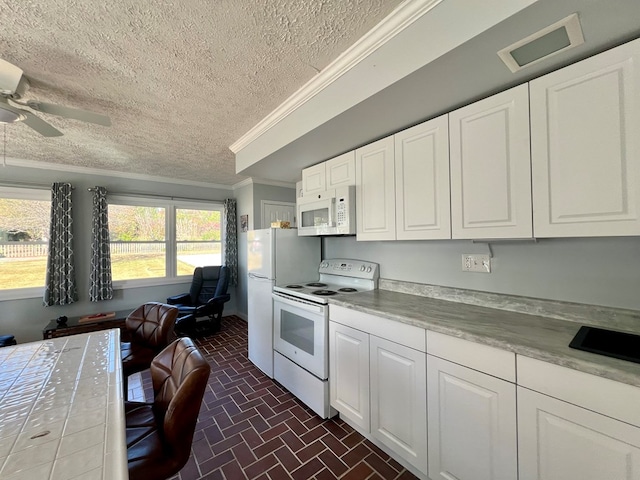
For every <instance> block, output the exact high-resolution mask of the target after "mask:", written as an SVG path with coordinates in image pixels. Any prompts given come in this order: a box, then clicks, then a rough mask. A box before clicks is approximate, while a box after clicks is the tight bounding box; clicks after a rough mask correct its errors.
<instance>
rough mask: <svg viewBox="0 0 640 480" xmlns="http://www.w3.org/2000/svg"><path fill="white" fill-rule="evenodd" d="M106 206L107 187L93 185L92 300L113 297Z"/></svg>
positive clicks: (90, 295) (97, 300)
mask: <svg viewBox="0 0 640 480" xmlns="http://www.w3.org/2000/svg"><path fill="white" fill-rule="evenodd" d="M108 208H109V205H108V204H107V189H106V188H104V187H94V188H93V212H92V213H93V218H92V222H93V223H92V226H91V286H90V288H89V299H90V300H91V301H92V302H99V301H100V300H111V299H112V298H113V283H112V282H111V250H110V246H109V210H108Z"/></svg>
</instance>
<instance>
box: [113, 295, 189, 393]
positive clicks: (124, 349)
mask: <svg viewBox="0 0 640 480" xmlns="http://www.w3.org/2000/svg"><path fill="white" fill-rule="evenodd" d="M177 317H178V309H177V308H176V307H174V306H172V305H166V304H164V303H158V302H148V303H145V304H144V305H141V306H139V307H138V308H136V309H135V310H134V311H133V312H131V313H130V314H129V315H128V316H127V319H126V320H125V328H126V329H127V332H128V333H129V336H130V338H131V341H129V342H121V343H120V352H121V355H122V370H123V377H124V379H123V380H124V382H123V383H124V387H125V389H124V393H125V397H126V395H127V388H128V381H127V379H128V378H129V375H132V374H134V373H136V372H141V371H142V370H146V369H147V368H149V366H150V365H151V361H152V360H153V359H154V357H155V356H156V355H157V354H158V353H159V352H160V351H161V350H162V349H163V348H165V347H166V346H167V345H168V344H169V343H171V342H172V341H173V340H175V338H176V336H175V333H174V326H175V323H176V318H177Z"/></svg>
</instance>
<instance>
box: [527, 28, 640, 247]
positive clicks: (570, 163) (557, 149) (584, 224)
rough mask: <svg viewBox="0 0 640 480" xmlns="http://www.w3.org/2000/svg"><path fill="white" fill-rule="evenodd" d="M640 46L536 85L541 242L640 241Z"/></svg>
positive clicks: (535, 170) (537, 200)
mask: <svg viewBox="0 0 640 480" xmlns="http://www.w3.org/2000/svg"><path fill="white" fill-rule="evenodd" d="M638 132H640V40H635V41H633V42H630V43H628V44H625V45H622V46H620V47H618V48H614V49H613V50H609V51H607V52H604V53H601V54H600V55H596V56H594V57H591V58H588V59H586V60H583V61H582V62H578V63H576V64H573V65H570V66H568V67H566V68H563V69H560V70H557V71H555V72H553V73H550V74H549V75H545V76H543V77H540V78H538V79H536V80H533V81H532V82H531V152H532V168H533V196H534V229H535V236H536V237H570V236H573V237H579V236H606V235H638V234H640V137H639V136H638Z"/></svg>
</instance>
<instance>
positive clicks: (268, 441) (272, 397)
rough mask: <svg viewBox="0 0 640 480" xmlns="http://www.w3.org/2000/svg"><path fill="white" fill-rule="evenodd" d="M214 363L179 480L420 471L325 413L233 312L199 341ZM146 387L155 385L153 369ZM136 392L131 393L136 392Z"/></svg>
mask: <svg viewBox="0 0 640 480" xmlns="http://www.w3.org/2000/svg"><path fill="white" fill-rule="evenodd" d="M197 343H198V346H199V348H200V349H201V351H202V352H203V354H204V355H205V356H206V358H207V359H208V360H209V363H210V364H211V376H210V378H209V387H208V388H207V391H206V392H205V396H204V400H203V405H202V409H201V410H200V415H199V418H198V424H197V426H196V432H195V436H194V439H193V446H192V451H191V457H190V458H189V461H188V462H187V465H186V466H185V467H184V468H183V469H182V470H181V471H180V473H179V474H178V475H176V476H175V477H173V478H174V480H195V479H221V480H222V479H226V480H240V479H242V480H245V479H257V480H269V479H271V480H284V479H295V480H306V479H316V480H329V479H337V478H340V479H345V480H360V479H398V480H408V479H413V478H415V477H414V476H413V475H412V474H411V473H409V472H408V471H406V470H405V469H403V468H402V467H401V466H400V464H398V463H397V462H396V461H395V460H393V459H391V458H390V457H389V456H388V455H387V454H385V453H384V452H382V451H381V450H380V449H379V448H377V447H376V446H375V445H373V444H372V443H371V442H369V441H368V440H366V439H364V438H363V437H362V436H361V435H360V434H359V433H357V432H355V431H354V430H353V429H352V428H351V427H349V426H348V425H347V424H345V423H344V422H342V421H341V420H339V419H338V418H337V417H336V418H335V419H331V420H322V419H321V418H319V417H318V416H317V415H315V414H314V413H313V412H312V411H311V410H309V409H308V408H307V407H306V406H305V405H304V404H302V403H301V402H299V401H298V400H297V399H296V398H295V397H294V396H293V395H291V394H290V393H289V392H288V391H287V390H286V389H284V388H283V387H282V386H280V385H279V384H278V383H276V382H274V381H273V380H271V379H270V378H268V377H267V376H266V375H264V374H263V373H262V372H261V371H260V370H258V369H257V368H256V367H255V366H254V365H253V364H252V363H251V362H250V361H249V360H248V358H247V324H246V322H244V321H243V320H242V319H240V318H238V317H235V316H229V317H224V318H223V319H222V329H221V331H220V332H218V333H216V334H215V335H213V336H210V337H205V338H203V339H199V340H198V341H197ZM142 383H143V385H142V386H143V388H144V394H145V396H146V398H147V399H148V401H151V398H152V396H153V390H152V387H151V379H150V377H149V374H148V372H144V373H143V375H142ZM130 398H131V397H130Z"/></svg>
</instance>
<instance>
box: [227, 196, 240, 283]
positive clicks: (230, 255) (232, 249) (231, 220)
mask: <svg viewBox="0 0 640 480" xmlns="http://www.w3.org/2000/svg"><path fill="white" fill-rule="evenodd" d="M224 218H225V221H226V224H227V227H226V230H225V239H224V263H225V265H226V266H227V267H229V274H230V275H229V284H230V285H237V284H238V220H237V215H236V201H235V200H234V199H233V198H227V199H226V200H225V201H224Z"/></svg>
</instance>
